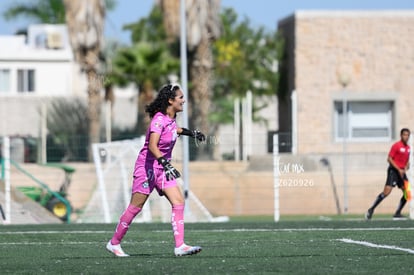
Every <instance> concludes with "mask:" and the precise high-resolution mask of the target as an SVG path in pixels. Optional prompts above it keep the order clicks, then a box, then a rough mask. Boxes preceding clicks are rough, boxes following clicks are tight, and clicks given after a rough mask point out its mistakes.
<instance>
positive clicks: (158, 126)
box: [150, 114, 165, 135]
mask: <svg viewBox="0 0 414 275" xmlns="http://www.w3.org/2000/svg"><path fill="white" fill-rule="evenodd" d="M164 124H165V122H164V118H163V116H162V115H160V114H156V115H155V116H154V117H153V118H152V120H151V125H150V133H157V134H160V135H161V133H162V129H163V128H164Z"/></svg>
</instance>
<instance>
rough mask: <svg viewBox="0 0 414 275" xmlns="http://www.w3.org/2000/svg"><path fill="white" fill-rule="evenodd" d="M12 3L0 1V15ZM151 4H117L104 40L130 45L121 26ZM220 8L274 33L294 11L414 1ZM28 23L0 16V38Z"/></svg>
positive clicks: (254, 3)
mask: <svg viewBox="0 0 414 275" xmlns="http://www.w3.org/2000/svg"><path fill="white" fill-rule="evenodd" d="M15 1H16V0H1V4H0V12H1V13H3V11H4V10H5V9H6V8H7V7H8V6H9V5H10V4H11V3H12V2H15ZM20 1H21V0H20ZM26 1H34V0H26ZM153 4H154V0H117V6H116V8H115V10H113V11H111V12H108V14H107V22H106V26H105V35H106V37H108V38H111V39H116V40H119V41H122V42H123V43H126V44H128V43H130V32H129V31H123V30H122V26H123V25H125V24H128V23H133V22H136V21H138V20H139V19H141V18H142V17H146V16H148V14H149V12H150V10H151V7H152V5H153ZM221 6H222V7H229V8H233V9H234V10H235V11H236V13H237V14H238V15H239V18H240V19H243V18H244V17H247V18H249V20H250V22H251V24H252V26H254V27H256V26H257V27H259V26H263V27H265V28H266V29H269V30H276V26H277V22H278V21H279V20H281V19H282V18H285V17H287V16H289V15H292V14H293V13H294V12H295V11H297V10H409V9H411V10H414V0H221ZM29 23H30V22H29V21H27V20H26V19H24V18H19V19H18V20H16V21H10V22H7V21H4V19H3V17H2V16H0V35H12V34H13V33H14V32H15V31H16V30H18V29H20V28H23V27H25V26H27V25H28V24H29Z"/></svg>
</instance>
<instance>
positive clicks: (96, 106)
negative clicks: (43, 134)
mask: <svg viewBox="0 0 414 275" xmlns="http://www.w3.org/2000/svg"><path fill="white" fill-rule="evenodd" d="M115 5H116V0H73V1H70V0H37V1H31V2H30V3H25V2H16V3H13V4H12V5H10V6H9V7H8V8H7V9H6V10H5V12H4V13H3V17H4V18H5V19H6V20H12V19H17V18H18V17H20V16H25V17H28V18H31V19H33V20H34V21H35V22H40V23H49V24H63V23H65V22H66V23H67V25H68V30H69V36H70V41H71V44H72V48H73V51H74V56H75V60H76V61H77V62H78V63H79V64H80V66H81V68H82V70H83V71H84V72H86V74H87V78H88V102H89V103H88V119H89V123H90V124H89V125H90V128H89V137H90V143H92V142H99V131H100V123H99V122H100V104H101V102H100V101H101V100H100V95H99V92H100V89H101V88H102V87H101V86H102V81H100V79H101V78H99V77H98V74H97V70H98V66H99V65H100V61H101V59H102V58H103V56H102V39H103V26H104V19H105V10H112V9H114V7H115ZM23 32H25V31H24V30H23Z"/></svg>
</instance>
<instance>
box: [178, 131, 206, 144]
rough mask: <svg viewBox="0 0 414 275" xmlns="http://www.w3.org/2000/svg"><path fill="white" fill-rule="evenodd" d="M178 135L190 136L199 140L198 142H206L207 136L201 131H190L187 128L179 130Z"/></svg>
mask: <svg viewBox="0 0 414 275" xmlns="http://www.w3.org/2000/svg"><path fill="white" fill-rule="evenodd" d="M177 133H178V134H179V135H183V136H189V137H192V138H195V139H197V140H198V141H205V140H206V136H205V135H204V134H203V133H202V132H200V131H199V130H188V129H186V128H178V129H177Z"/></svg>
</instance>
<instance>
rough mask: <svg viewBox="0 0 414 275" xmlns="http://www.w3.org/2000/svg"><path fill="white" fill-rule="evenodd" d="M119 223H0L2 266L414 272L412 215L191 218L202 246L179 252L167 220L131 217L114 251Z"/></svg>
mask: <svg viewBox="0 0 414 275" xmlns="http://www.w3.org/2000/svg"><path fill="white" fill-rule="evenodd" d="M114 228H115V224H69V225H3V226H0V273H1V274H414V265H413V263H414V221H411V220H406V221H392V220H390V219H388V220H384V219H383V220H372V221H369V222H366V221H362V220H357V219H355V220H349V219H348V220H340V219H339V220H338V219H330V220H327V221H323V220H317V219H314V220H310V219H302V220H300V221H295V220H282V221H280V222H278V223H274V222H272V221H247V222H246V221H242V220H240V221H239V220H237V221H230V222H228V223H208V224H207V223H187V224H186V233H185V234H186V236H185V239H186V242H187V243H188V244H194V245H200V246H202V247H203V251H202V252H201V253H200V254H197V255H193V256H185V257H175V256H174V254H173V237H172V233H171V225H169V224H161V223H155V224H138V223H133V224H132V225H131V227H130V230H129V232H128V234H127V235H126V236H125V239H124V242H123V248H124V250H125V252H126V253H129V254H130V255H131V257H128V258H116V257H115V256H113V255H112V254H110V253H108V252H107V251H106V249H105V244H106V242H107V241H108V239H110V237H111V236H112V232H113V229H114Z"/></svg>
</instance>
